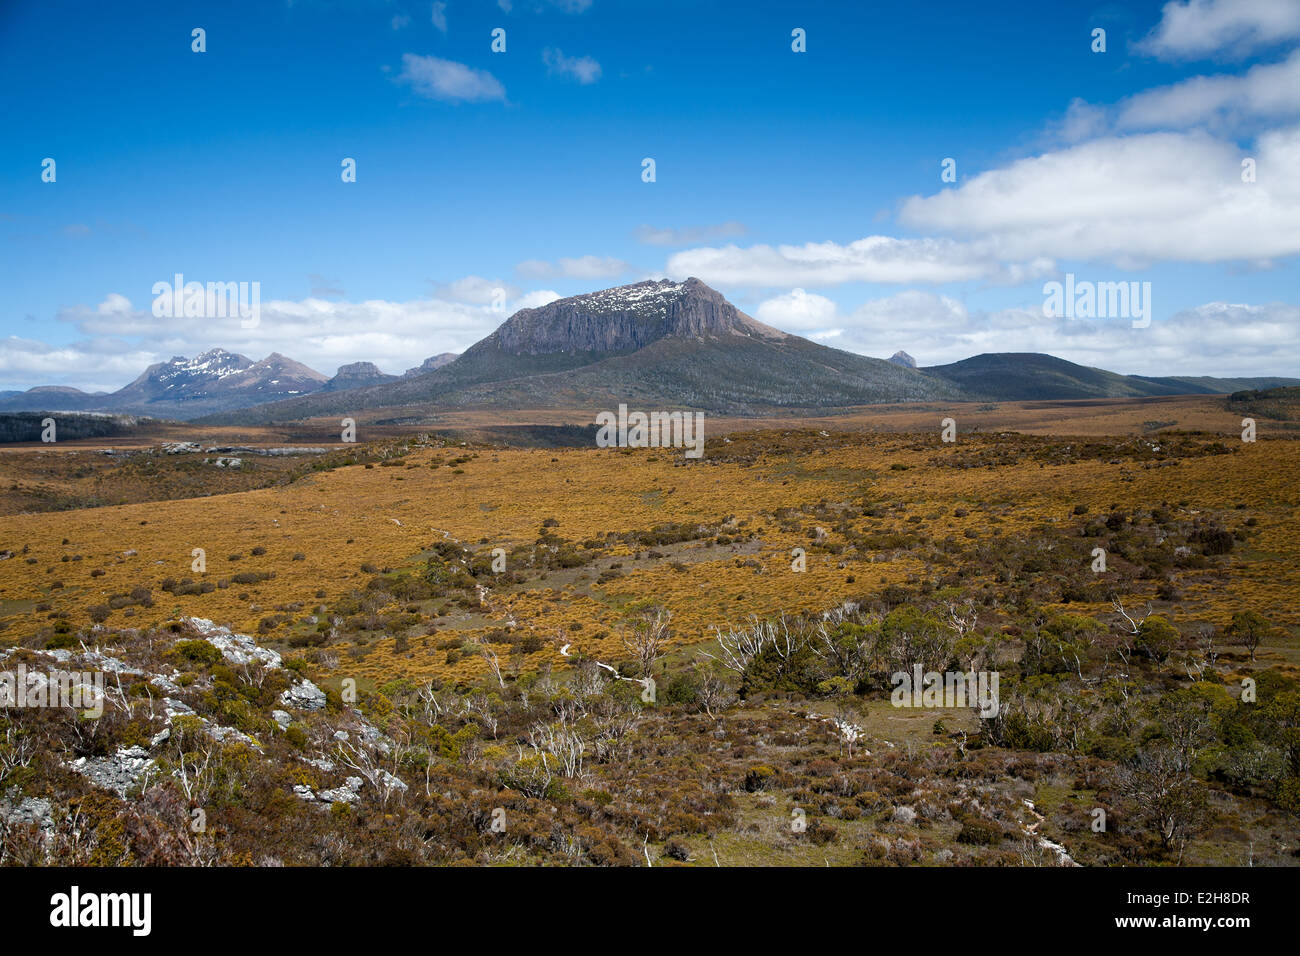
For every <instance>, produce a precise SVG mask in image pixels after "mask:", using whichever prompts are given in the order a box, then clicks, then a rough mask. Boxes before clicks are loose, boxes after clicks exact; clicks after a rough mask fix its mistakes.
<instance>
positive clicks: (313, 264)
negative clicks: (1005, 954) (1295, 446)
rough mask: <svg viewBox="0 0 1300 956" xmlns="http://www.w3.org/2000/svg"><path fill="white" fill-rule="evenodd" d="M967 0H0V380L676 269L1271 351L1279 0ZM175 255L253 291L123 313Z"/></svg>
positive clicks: (848, 331) (466, 322)
mask: <svg viewBox="0 0 1300 956" xmlns="http://www.w3.org/2000/svg"><path fill="white" fill-rule="evenodd" d="M983 6H986V5H979V4H970V3H968V2H951V3H946V2H945V3H933V4H922V3H914V4H897V5H885V4H858V3H854V4H848V3H845V4H832V3H818V4H804V3H745V4H739V3H722V2H714V3H709V2H698V0H695V2H680V3H678V2H673V0H659V2H639V0H622V2H614V0H590V2H587V0H568V2H546V0H534V2H518V0H516V2H503V3H497V2H495V0H477V2H470V0H446V2H445V3H436V4H435V3H432V2H420V3H407V2H402V0H332V2H331V0H295V2H293V3H287V2H283V0H260V2H239V0H225V2H220V3H216V2H208V3H186V2H171V3H165V4H164V3H158V4H149V3H142V4H128V5H109V4H103V3H99V2H90V0H82V2H63V0H42V2H35V0H9V2H7V3H5V4H3V5H0V62H3V64H4V67H3V69H4V86H3V88H4V91H5V92H4V94H3V98H2V99H0V124H3V128H4V129H5V131H6V132H5V136H4V137H3V141H0V236H3V238H4V239H5V240H6V242H5V247H4V248H5V255H4V256H3V257H2V258H0V282H2V283H3V289H4V293H5V294H4V296H3V297H2V298H0V335H3V336H5V337H6V341H5V347H4V349H3V354H2V355H0V388H26V387H29V386H32V385H41V384H55V383H58V384H73V385H78V386H81V387H86V388H106V389H107V388H116V387H119V386H120V385H122V384H125V383H126V382H127V381H129V380H130V379H131V378H133V377H134V376H135V375H136V374H138V373H139V371H141V370H142V369H143V368H144V366H145V365H147V364H148V363H149V362H152V361H157V360H160V359H164V358H167V357H169V356H171V355H174V354H185V355H193V354H195V353H196V352H198V351H201V350H203V349H205V348H209V347H212V346H222V347H226V348H231V349H234V350H236V351H241V352H244V353H245V354H248V355H250V356H251V357H253V358H260V357H262V356H264V355H266V354H268V353H269V352H272V351H280V352H283V353H285V354H288V355H290V356H292V357H294V358H297V359H299V360H301V361H304V362H306V363H307V364H309V365H312V366H313V367H315V368H318V369H319V370H320V371H323V372H325V373H326V374H332V373H333V372H334V370H335V368H336V367H337V366H338V365H339V364H342V363H344V362H348V361H356V360H370V361H375V362H377V363H378V364H379V365H380V367H381V368H383V369H384V370H385V371H390V372H400V371H402V370H403V369H404V368H406V367H410V366H414V365H417V364H418V363H419V362H420V361H421V360H422V359H423V358H424V357H425V356H427V355H432V354H435V353H438V352H443V351H459V350H461V349H463V348H465V347H466V346H468V345H469V344H471V343H472V342H474V341H476V340H477V339H478V338H480V337H481V336H482V335H484V334H486V333H487V332H489V331H491V329H492V328H493V327H495V325H496V324H498V323H499V322H500V321H501V320H502V319H503V318H504V317H505V316H504V315H503V314H501V313H500V312H497V311H494V310H493V308H492V307H491V305H490V292H491V290H493V289H503V290H505V294H506V297H507V309H506V314H508V313H509V312H510V311H512V310H513V309H514V308H517V307H520V306H526V305H530V304H538V303H540V302H544V301H546V300H547V299H549V298H553V297H555V296H556V295H569V294H573V293H577V292H583V291H590V290H592V289H596V288H603V287H606V286H610V285H616V284H621V283H624V282H631V281H636V280H638V279H641V278H646V277H661V276H669V277H673V278H684V277H685V275H687V274H695V275H698V276H699V277H700V278H702V279H704V280H705V281H706V282H709V283H710V284H712V285H714V286H715V287H717V288H719V289H720V290H722V291H723V292H724V293H725V294H727V295H728V296H729V297H730V298H731V299H732V300H733V301H734V302H736V304H737V305H739V306H740V307H741V308H742V309H744V310H745V311H747V312H749V313H750V314H751V315H754V316H755V317H757V318H760V319H762V320H763V321H767V322H769V323H770V324H773V325H777V326H779V327H781V328H784V329H787V330H788V331H793V332H797V333H799V334H803V335H808V336H809V337H812V338H815V339H817V340H818V341H823V342H825V343H826V344H830V345H835V346H837V347H840V348H848V349H850V350H853V351H859V352H862V353H865V354H872V355H881V356H887V355H889V354H890V353H892V352H893V351H894V350H895V349H906V350H907V351H908V352H910V353H911V354H913V355H914V356H916V357H917V358H918V359H919V360H920V361H921V363H922V364H933V363H939V362H946V361H952V360H955V359H958V358H962V357H965V356H966V355H970V354H974V353H977V352H981V351H1010V350H1018V351H1019V350H1023V351H1047V352H1052V353H1053V354H1057V355H1061V356H1062V357H1065V358H1069V359H1072V360H1074V361H1080V362H1084V363H1086V364H1094V365H1101V366H1104V367H1108V368H1113V369H1115V370H1117V371H1122V372H1139V373H1147V374H1173V373H1185V374H1196V373H1206V374H1239V375H1247V374H1252V375H1268V374H1281V375H1300V342H1298V341H1297V336H1296V334H1295V330H1296V326H1297V323H1300V305H1298V304H1300V294H1298V290H1300V281H1297V280H1298V279H1300V271H1298V270H1300V186H1297V181H1300V126H1298V125H1297V124H1298V123H1300V82H1297V80H1298V79H1300V53H1298V52H1297V50H1298V49H1300V0H1236V2H1233V3H1224V2H1221V0H1175V2H1173V3H1169V4H1167V5H1166V4H1162V3H1159V2H1148V3H1126V4H1113V3H1110V4H1096V3H1073V2H1068V0H1065V2H1060V3H1052V4H1043V3H1041V2H1028V0H1026V2H1002V3H999V4H997V5H996V6H997V10H996V11H990V10H987V9H981V7H983ZM196 27H201V28H203V29H204V30H205V31H206V46H207V49H206V52H203V53H196V52H193V51H192V50H191V43H192V40H191V30H192V29H194V28H196ZM796 27H797V28H802V29H803V30H805V31H806V35H807V51H806V52H803V53H796V52H794V51H792V49H791V31H792V29H794V28H796ZM495 28H502V29H504V30H505V31H506V51H505V52H504V53H494V52H492V50H491V49H490V45H491V40H492V37H491V32H492V30H493V29H495ZM1097 28H1101V29H1104V30H1105V31H1106V51H1105V52H1104V53H1100V52H1093V50H1092V49H1091V47H1092V45H1093V42H1094V41H1093V37H1092V31H1093V30H1094V29H1097ZM46 157H50V158H53V159H54V160H55V162H56V164H57V166H56V171H57V178H56V181H55V182H53V183H49V182H43V181H42V178H41V171H42V167H41V164H42V160H43V159H44V158H46ZM344 157H351V158H354V159H355V160H356V163H357V181H356V182H355V183H344V182H342V181H341V178H340V163H341V161H342V159H343V158H344ZM645 157H652V158H653V159H654V160H655V164H656V180H655V181H654V182H652V183H647V182H643V181H642V175H641V174H642V159H643V158H645ZM1246 157H1250V158H1254V159H1256V160H1257V163H1258V165H1257V180H1256V181H1255V182H1253V183H1243V182H1241V179H1240V175H1239V172H1238V169H1237V167H1238V166H1239V163H1240V160H1241V159H1242V158H1246ZM945 158H953V159H955V160H956V172H957V179H956V182H951V183H946V182H943V181H941V178H940V172H941V163H942V161H943V160H944V159H945ZM873 237H874V238H873ZM864 240H865V242H864ZM177 272H180V273H183V274H184V275H185V277H186V278H187V280H198V281H205V282H206V281H250V282H251V281H256V282H259V283H260V287H261V301H262V321H261V322H260V323H259V325H258V327H257V328H256V329H252V330H245V329H241V328H240V327H239V323H238V321H237V320H233V321H232V320H220V319H206V320H194V319H190V320H185V319H175V318H170V317H168V318H156V317H154V316H153V315H152V314H151V311H150V304H151V300H152V298H153V296H152V292H151V290H152V287H153V284H154V283H155V282H158V281H160V280H170V278H171V277H172V276H173V275H174V274H175V273H177ZM1067 272H1068V273H1074V274H1075V275H1076V276H1077V277H1078V278H1079V279H1082V280H1093V281H1098V282H1112V281H1138V282H1150V283H1151V287H1150V288H1151V303H1152V317H1153V321H1152V323H1151V325H1150V327H1147V328H1133V327H1132V323H1131V322H1130V321H1128V319H1127V317H1118V318H1111V319H1093V320H1085V319H1073V320H1066V319H1057V318H1052V317H1045V316H1044V315H1043V314H1042V305H1043V301H1044V292H1043V284H1044V282H1046V281H1051V280H1053V279H1060V278H1061V277H1063V275H1064V274H1065V273H1067Z"/></svg>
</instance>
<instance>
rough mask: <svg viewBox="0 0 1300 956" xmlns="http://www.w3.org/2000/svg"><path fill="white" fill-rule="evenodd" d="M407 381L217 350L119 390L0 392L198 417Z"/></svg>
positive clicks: (18, 404)
mask: <svg viewBox="0 0 1300 956" xmlns="http://www.w3.org/2000/svg"><path fill="white" fill-rule="evenodd" d="M455 358H456V356H455V355H452V354H449V353H444V354H442V355H436V356H434V357H433V358H430V359H426V360H425V363H424V365H422V366H419V367H418V368H413V369H410V370H409V371H408V372H407V373H406V375H407V376H411V375H423V374H425V370H426V368H427V369H433V368H439V367H441V366H442V365H445V364H446V363H447V362H450V361H452V360H454V359H455ZM402 378H403V376H400V375H385V374H384V373H383V372H381V371H380V370H379V369H378V368H376V367H375V365H374V363H372V362H353V363H352V364H350V365H344V366H342V367H341V368H340V369H339V370H338V372H337V373H336V374H335V376H334V377H333V378H327V377H326V376H324V375H322V374H321V373H320V372H317V371H316V370H315V369H312V368H308V367H307V366H306V365H303V364H302V363H301V362H295V361H294V360H293V359H291V358H287V357H285V356H283V355H281V354H280V353H278V352H273V353H271V354H270V355H268V356H267V357H266V358H264V359H262V360H261V361H260V362H254V361H253V360H252V359H250V358H249V357H248V356H246V355H239V354H238V353H235V352H227V351H226V350H225V349H219V348H217V349H209V350H208V351H206V352H203V353H202V354H200V355H196V356H195V357H194V358H192V359H189V358H185V357H184V356H180V355H178V356H175V357H174V358H171V359H169V360H168V361H166V362H159V363H157V364H155V365H150V366H149V367H148V368H147V369H145V370H144V372H142V373H141V374H140V377H139V378H137V379H136V380H135V381H134V382H132V383H131V384H130V385H127V386H125V387H124V388H120V389H118V390H117V391H116V392H83V391H81V390H80V389H76V388H65V387H62V386H57V385H50V386H40V387H37V388H32V389H28V390H27V391H25V392H12V391H11V392H0V412H15V411H95V412H113V413H124V414H134V415H150V416H153V417H155V418H179V419H192V418H198V417H200V416H203V415H211V414H214V413H218V412H225V411H230V410H232V409H241V408H248V407H252V406H258V405H265V404H268V403H273V402H278V401H281V400H284V399H292V398H294V397H296V396H300V395H310V394H312V393H314V392H321V391H329V392H338V391H344V390H348V389H354V388H362V387H365V386H368V385H378V384H382V383H385V382H397V381H401V380H402Z"/></svg>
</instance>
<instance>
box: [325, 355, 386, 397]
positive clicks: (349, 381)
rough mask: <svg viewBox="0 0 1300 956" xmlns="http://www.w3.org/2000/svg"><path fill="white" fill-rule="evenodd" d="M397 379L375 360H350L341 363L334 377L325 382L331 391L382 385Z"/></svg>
mask: <svg viewBox="0 0 1300 956" xmlns="http://www.w3.org/2000/svg"><path fill="white" fill-rule="evenodd" d="M396 380H397V376H396V375H385V374H384V373H383V372H381V371H380V370H379V366H378V365H376V364H375V363H374V362H350V363H349V364H347V365H340V366H339V370H338V372H336V373H335V375H334V377H333V378H332V379H330V380H329V381H328V382H326V383H325V387H326V388H328V389H330V390H331V391H340V390H342V389H345V388H364V387H365V386H367V385H380V384H382V383H384V382H393V381H396Z"/></svg>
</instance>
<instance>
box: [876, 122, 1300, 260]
mask: <svg viewBox="0 0 1300 956" xmlns="http://www.w3.org/2000/svg"><path fill="white" fill-rule="evenodd" d="M1248 155H1251V157H1252V158H1257V163H1258V166H1257V168H1258V171H1259V172H1258V181H1257V182H1254V183H1243V182H1242V175H1241V174H1242V159H1243V154H1242V151H1241V150H1240V149H1239V148H1238V147H1237V146H1236V145H1234V144H1232V143H1229V142H1225V141H1222V140H1219V139H1216V138H1214V137H1213V136H1211V135H1209V134H1207V133H1204V132H1200V131H1192V132H1185V133H1149V134H1143V135H1137V136H1129V137H1108V138H1104V139H1100V140H1094V141H1092V142H1088V143H1084V144H1080V145H1077V146H1073V147H1070V148H1068V149H1064V150H1059V151H1055V152H1047V153H1044V154H1043V155H1040V156H1034V157H1029V158H1026V159H1021V160H1018V161H1016V162H1014V163H1012V164H1010V165H1009V166H1006V167H1003V168H1000V169H995V170H990V171H988V172H985V173H981V174H980V175H978V176H976V177H974V178H973V179H970V180H968V181H967V182H966V183H965V184H964V185H962V186H960V187H959V188H957V189H952V190H947V191H944V192H941V193H937V194H935V195H933V196H928V197H920V196H914V197H912V198H910V199H908V200H907V201H906V202H905V203H904V204H903V206H902V209H901V212H900V218H901V220H902V221H903V222H904V223H906V224H907V225H909V226H912V227H914V228H918V229H925V230H937V231H939V232H946V233H954V234H957V235H975V236H978V237H979V241H980V245H981V246H982V247H983V248H987V249H989V250H991V251H992V252H993V254H996V255H997V256H998V257H1000V258H1002V259H1004V260H1009V261H1016V260H1022V261H1023V260H1032V259H1035V258H1038V257H1046V258H1058V259H1059V258H1071V259H1102V260H1108V261H1111V262H1114V263H1116V264H1119V265H1121V266H1126V267H1129V266H1136V265H1140V264H1142V263H1145V262H1151V261H1156V260H1175V261H1191V262H1221V261H1252V262H1263V261H1267V260H1270V259H1272V258H1275V257H1281V256H1287V255H1293V254H1295V253H1297V252H1300V230H1297V229H1296V226H1295V224H1296V223H1297V222H1300V177H1296V176H1294V175H1293V174H1291V172H1290V171H1292V170H1295V169H1297V168H1300V127H1296V128H1292V129H1286V130H1277V131H1272V132H1268V133H1265V134H1263V135H1262V136H1260V137H1259V139H1258V142H1257V143H1256V148H1255V149H1254V150H1253V151H1252V152H1251V153H1250V154H1248Z"/></svg>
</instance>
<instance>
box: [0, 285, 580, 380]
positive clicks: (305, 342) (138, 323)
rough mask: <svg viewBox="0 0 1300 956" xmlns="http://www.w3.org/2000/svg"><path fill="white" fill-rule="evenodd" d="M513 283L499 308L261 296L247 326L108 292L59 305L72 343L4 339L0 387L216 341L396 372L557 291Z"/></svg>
mask: <svg viewBox="0 0 1300 956" xmlns="http://www.w3.org/2000/svg"><path fill="white" fill-rule="evenodd" d="M474 279H477V277H467V279H466V280H458V282H457V283H451V285H452V286H453V287H456V288H457V289H459V290H460V292H461V293H462V294H463V295H464V296H465V297H466V298H473V297H474V290H475V287H476V286H477V283H476V282H474V281H470V280H474ZM482 281H483V282H486V281H488V280H482ZM514 291H515V292H516V295H515V296H513V297H511V298H510V299H508V300H507V302H506V307H505V309H504V310H503V311H499V310H496V309H494V308H493V307H492V303H491V302H490V301H453V300H451V299H450V298H444V297H437V298H432V299H416V300H411V301H406V302H392V301H386V300H381V299H374V300H368V301H363V302H347V301H341V302H340V301H327V300H325V299H320V298H315V297H311V298H307V299H302V300H298V301H291V300H271V301H265V300H264V301H263V302H262V303H261V316H260V321H259V323H258V325H257V327H256V328H252V329H244V328H241V327H240V321H239V319H238V318H230V319H219V318H218V319H211V318H196V317H180V318H172V317H162V318H159V317H156V316H154V315H153V313H152V309H151V308H150V303H149V302H145V303H144V305H143V306H139V305H134V304H132V303H131V301H130V300H129V299H127V298H126V297H125V296H123V295H121V294H119V293H112V294H110V295H108V296H106V297H105V299H104V300H103V301H102V302H100V303H99V304H98V305H95V306H85V305H82V306H77V307H74V308H69V309H65V310H63V311H62V312H60V313H59V314H58V315H57V316H56V318H57V319H58V320H59V321H60V322H63V323H65V324H67V325H68V326H70V327H72V328H73V329H75V331H76V333H77V334H78V336H80V337H79V338H78V340H77V341H75V342H74V343H72V344H68V345H50V344H47V343H45V342H40V341H36V340H32V339H19V338H16V337H11V338H9V339H7V340H5V342H4V345H5V347H4V349H2V350H0V353H2V354H0V388H4V389H10V388H13V389H25V388H29V387H31V386H33V385H72V386H75V387H78V388H83V389H86V390H88V391H115V390H116V389H118V388H121V387H122V386H123V385H125V384H127V383H128V382H130V381H131V380H132V379H134V378H135V377H136V376H137V375H139V374H140V373H141V372H142V371H144V370H145V368H146V367H148V366H149V365H151V364H153V363H154V362H162V361H166V360H167V359H168V358H171V357H172V356H173V355H185V356H194V355H197V354H198V353H200V352H203V351H206V350H207V349H210V348H214V347H221V348H225V349H229V350H230V351H232V352H239V353H241V354H243V355H247V356H248V357H250V358H252V359H260V358H264V357H266V356H267V355H269V354H270V353H272V352H280V353H281V354H284V355H287V356H289V357H290V358H292V359H296V360H297V361H299V362H302V363H304V364H305V365H308V366H310V367H311V368H314V369H316V370H317V371H319V372H323V373H324V374H326V375H333V374H334V372H335V370H336V369H337V368H338V367H339V366H340V365H344V364H346V363H348V362H357V361H370V362H374V363H375V364H376V365H378V366H379V367H380V368H381V369H383V370H384V371H386V372H402V371H404V370H405V369H407V368H410V367H411V366H412V365H414V364H417V363H418V361H419V360H420V359H423V358H425V357H427V356H430V355H436V354H438V353H439V352H461V351H464V350H465V349H466V348H467V347H469V346H470V345H473V344H474V343H475V342H477V341H478V340H479V339H481V338H483V337H484V336H485V335H487V334H489V333H490V332H491V331H492V330H493V329H495V328H496V327H497V326H498V325H500V324H501V323H502V322H503V321H504V320H505V318H506V317H507V316H509V315H510V314H512V313H513V312H515V311H517V310H518V309H521V308H533V307H536V306H539V305H544V304H546V303H547V302H551V301H554V300H555V299H557V298H559V296H558V295H557V294H556V293H555V292H553V291H551V290H537V291H533V292H528V293H525V294H522V295H519V294H517V290H514Z"/></svg>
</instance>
